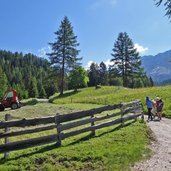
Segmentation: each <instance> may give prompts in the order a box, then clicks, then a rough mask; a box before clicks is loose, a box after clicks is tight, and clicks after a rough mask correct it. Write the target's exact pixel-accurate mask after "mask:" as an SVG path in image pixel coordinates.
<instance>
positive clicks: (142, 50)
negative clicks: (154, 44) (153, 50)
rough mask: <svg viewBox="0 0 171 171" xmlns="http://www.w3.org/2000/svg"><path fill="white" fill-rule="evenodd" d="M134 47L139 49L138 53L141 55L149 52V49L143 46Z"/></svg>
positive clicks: (135, 45) (136, 44)
mask: <svg viewBox="0 0 171 171" xmlns="http://www.w3.org/2000/svg"><path fill="white" fill-rule="evenodd" d="M134 47H135V48H136V49H137V51H138V52H139V53H140V54H144V53H145V52H146V51H148V50H149V49H148V48H147V47H143V46H141V45H139V44H138V43H135V44H134Z"/></svg>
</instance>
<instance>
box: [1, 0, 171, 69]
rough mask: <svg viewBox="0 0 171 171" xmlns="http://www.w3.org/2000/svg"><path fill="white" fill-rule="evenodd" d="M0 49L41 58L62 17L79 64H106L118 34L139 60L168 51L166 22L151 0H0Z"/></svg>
mask: <svg viewBox="0 0 171 171" xmlns="http://www.w3.org/2000/svg"><path fill="white" fill-rule="evenodd" d="M0 7H1V10H0V49H1V50H9V51H11V52H16V51H17V52H23V53H24V54H25V53H33V54H35V55H38V56H40V57H44V58H47V56H46V55H45V54H46V53H47V52H51V49H50V47H49V45H48V43H52V42H54V41H55V34H54V32H56V31H57V30H58V29H59V26H60V24H61V21H62V20H63V19H64V16H67V17H68V18H69V20H70V22H71V25H72V26H73V31H74V34H75V35H76V36H77V41H78V43H80V45H79V47H78V49H80V54H79V57H83V60H82V66H84V67H87V66H89V65H90V63H91V62H92V61H93V62H96V63H100V62H102V61H103V62H105V63H106V64H109V61H110V59H111V58H112V57H111V53H112V49H113V46H114V43H115V42H116V40H117V37H118V34H119V33H120V32H127V34H128V35H129V37H130V38H131V39H132V41H133V43H134V45H135V47H136V48H137V50H138V51H139V53H140V55H141V56H144V55H156V54H158V53H161V52H165V51H167V50H170V49H171V22H170V21H169V19H168V18H167V17H166V16H164V15H165V10H164V7H163V6H159V7H156V6H155V2H154V0H0Z"/></svg>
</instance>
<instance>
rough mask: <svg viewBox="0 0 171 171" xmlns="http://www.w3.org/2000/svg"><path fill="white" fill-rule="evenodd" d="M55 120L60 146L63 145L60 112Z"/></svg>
mask: <svg viewBox="0 0 171 171" xmlns="http://www.w3.org/2000/svg"><path fill="white" fill-rule="evenodd" d="M55 122H56V129H57V142H56V144H57V146H60V145H61V136H60V135H61V134H60V133H61V131H60V129H59V126H60V120H59V114H56V117H55Z"/></svg>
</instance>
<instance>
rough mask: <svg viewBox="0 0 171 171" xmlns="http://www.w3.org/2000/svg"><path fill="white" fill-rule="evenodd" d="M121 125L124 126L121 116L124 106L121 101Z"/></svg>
mask: <svg viewBox="0 0 171 171" xmlns="http://www.w3.org/2000/svg"><path fill="white" fill-rule="evenodd" d="M120 110H121V126H124V119H123V116H124V106H123V104H122V103H121V108H120Z"/></svg>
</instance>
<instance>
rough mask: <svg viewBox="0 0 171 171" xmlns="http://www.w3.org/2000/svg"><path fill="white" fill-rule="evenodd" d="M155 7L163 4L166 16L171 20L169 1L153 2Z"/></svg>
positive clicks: (170, 0) (170, 1) (159, 0)
mask: <svg viewBox="0 0 171 171" xmlns="http://www.w3.org/2000/svg"><path fill="white" fill-rule="evenodd" d="M155 1H156V5H157V6H160V5H161V4H162V3H163V2H164V6H165V10H166V14H165V15H167V16H168V17H169V18H171V0H165V1H164V0H155Z"/></svg>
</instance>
